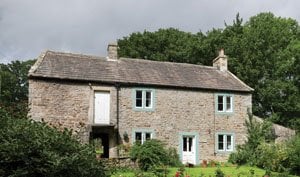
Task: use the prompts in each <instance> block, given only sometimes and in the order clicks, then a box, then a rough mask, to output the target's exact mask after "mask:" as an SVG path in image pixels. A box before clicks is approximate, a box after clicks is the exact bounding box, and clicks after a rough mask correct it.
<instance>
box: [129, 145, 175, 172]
mask: <svg viewBox="0 0 300 177" xmlns="http://www.w3.org/2000/svg"><path fill="white" fill-rule="evenodd" d="M130 158H131V159H132V160H133V161H137V162H138V164H139V167H140V169H142V170H144V171H147V170H150V169H154V168H155V167H158V166H161V165H167V164H168V162H169V161H170V160H169V158H168V155H167V151H166V149H165V148H164V145H163V144H162V142H161V141H159V140H155V139H152V140H148V141H146V142H145V143H144V144H139V143H136V144H134V145H133V146H132V148H131V150H130Z"/></svg>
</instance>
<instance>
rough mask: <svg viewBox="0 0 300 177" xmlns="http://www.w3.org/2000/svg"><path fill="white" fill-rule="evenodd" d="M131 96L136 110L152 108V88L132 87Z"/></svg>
mask: <svg viewBox="0 0 300 177" xmlns="http://www.w3.org/2000/svg"><path fill="white" fill-rule="evenodd" d="M133 96H134V98H133V102H134V105H133V106H134V108H135V109H136V110H153V108H154V105H153V102H154V90H153V89H134V92H133Z"/></svg>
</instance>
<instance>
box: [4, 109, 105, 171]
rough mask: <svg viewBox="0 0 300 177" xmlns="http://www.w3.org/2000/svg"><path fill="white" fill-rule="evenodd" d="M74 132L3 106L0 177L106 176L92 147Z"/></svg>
mask: <svg viewBox="0 0 300 177" xmlns="http://www.w3.org/2000/svg"><path fill="white" fill-rule="evenodd" d="M71 134H72V133H71V132H70V131H68V130H64V131H63V132H61V131H59V130H57V129H55V128H51V127H49V126H48V125H46V124H45V123H39V122H34V121H32V120H29V119H26V118H24V119H14V118H12V117H10V116H9V115H8V114H7V113H6V112H5V111H3V110H1V109H0V176H11V177H12V176H13V177H17V176H33V177H34V176H39V177H43V176H56V177H60V176H73V177H77V176H78V177H79V176H80V177H81V176H82V177H83V176H85V177H89V176H91V177H94V176H100V177H101V176H106V174H105V170H104V167H103V164H102V163H101V162H100V161H98V160H96V158H95V156H96V155H95V152H94V150H93V148H92V147H90V146H89V145H85V144H80V143H79V142H78V141H77V140H76V139H75V138H73V137H72V135H71Z"/></svg>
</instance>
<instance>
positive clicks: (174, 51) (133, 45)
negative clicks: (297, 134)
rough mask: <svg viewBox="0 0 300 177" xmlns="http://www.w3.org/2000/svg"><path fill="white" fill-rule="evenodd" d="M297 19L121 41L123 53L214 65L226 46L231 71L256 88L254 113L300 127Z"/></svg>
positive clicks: (260, 18)
mask: <svg viewBox="0 0 300 177" xmlns="http://www.w3.org/2000/svg"><path fill="white" fill-rule="evenodd" d="M299 29H300V28H299V24H298V22H297V21H296V20H293V19H290V18H281V17H276V16H274V15H273V14H272V13H260V14H258V15H256V16H253V17H251V18H250V19H249V20H248V21H247V22H246V23H243V19H242V18H240V16H239V14H237V16H236V18H235V20H234V21H233V24H232V25H228V24H225V28H224V29H212V30H210V31H208V32H207V33H205V34H203V33H202V32H199V33H196V34H192V33H187V32H183V31H179V30H176V29H173V28H170V29H160V30H158V31H155V32H147V31H145V32H144V33H133V34H131V35H129V37H124V38H123V39H120V40H119V45H120V56H125V57H133V58H145V59H154V60H161V61H171V62H185V63H194V64H204V65H210V66H211V63H212V59H213V58H214V57H216V55H217V51H218V50H219V49H220V48H224V49H225V52H226V54H227V55H228V56H229V69H230V71H232V72H233V73H234V74H236V75H237V76H238V77H239V78H241V79H242V80H243V81H244V82H245V83H247V84H248V85H250V86H251V87H252V88H254V89H255V91H254V93H253V112H254V114H255V115H258V116H260V117H263V118H267V117H269V118H272V119H273V121H274V122H276V123H280V124H283V125H288V126H292V127H294V128H297V129H299V130H300V121H298V119H299V118H300V113H299V110H300V107H299V99H300V91H299V88H300V84H299V77H300V73H299V71H300V66H299V62H300V61H299V60H300V59H299V58H300V56H299V48H300V47H299V46H300V43H299V41H300V30H299Z"/></svg>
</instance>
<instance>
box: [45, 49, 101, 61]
mask: <svg viewBox="0 0 300 177" xmlns="http://www.w3.org/2000/svg"><path fill="white" fill-rule="evenodd" d="M47 53H52V54H56V55H61V56H71V57H77V58H88V59H105V57H100V56H96V55H86V54H82V53H71V52H60V51H53V50H47Z"/></svg>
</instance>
